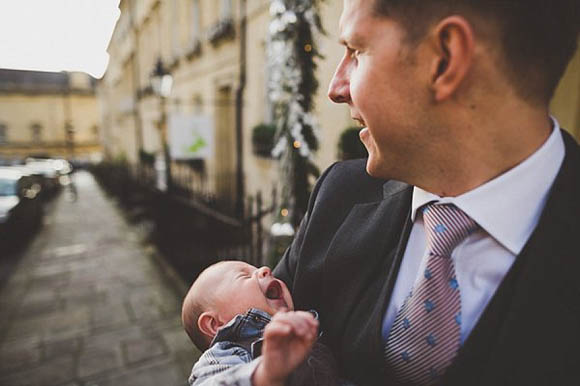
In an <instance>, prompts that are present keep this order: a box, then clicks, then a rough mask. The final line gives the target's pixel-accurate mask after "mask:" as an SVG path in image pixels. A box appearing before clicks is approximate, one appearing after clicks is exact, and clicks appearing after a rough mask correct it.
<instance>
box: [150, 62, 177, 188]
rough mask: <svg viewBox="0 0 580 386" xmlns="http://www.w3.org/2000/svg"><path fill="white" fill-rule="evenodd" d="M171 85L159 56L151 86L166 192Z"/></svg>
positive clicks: (168, 181)
mask: <svg viewBox="0 0 580 386" xmlns="http://www.w3.org/2000/svg"><path fill="white" fill-rule="evenodd" d="M172 86H173V77H172V76H171V74H170V73H169V71H168V70H167V69H166V68H165V67H164V66H163V62H162V61H161V58H159V59H157V63H156V65H155V69H154V70H153V72H152V73H151V87H152V88H153V92H154V93H155V94H156V95H157V96H159V101H160V106H159V109H160V112H161V117H160V119H159V135H160V137H161V144H162V147H163V158H164V160H165V179H166V186H167V192H168V193H169V192H171V188H172V181H171V155H170V154H169V146H168V144H167V111H166V109H167V106H166V100H167V98H168V97H169V95H171V87H172Z"/></svg>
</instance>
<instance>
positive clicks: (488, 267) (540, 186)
mask: <svg viewBox="0 0 580 386" xmlns="http://www.w3.org/2000/svg"><path fill="white" fill-rule="evenodd" d="M552 121H553V130H552V134H551V135H550V137H549V138H548V139H547V140H546V142H545V143H544V144H543V145H542V146H541V147H540V148H539V149H538V150H537V151H536V152H535V153H533V154H532V155H531V156H529V157H528V158H527V159H525V160H524V161H523V162H521V163H520V164H518V165H517V166H515V167H514V168H512V169H510V170H508V171H507V172H505V173H503V174H502V175H500V176H498V177H496V178H494V179H493V180H491V181H488V182H486V183H485V184H483V185H481V186H479V187H477V188H475V189H473V190H471V191H469V192H466V193H464V194H461V195H460V196H457V197H439V196H437V195H435V194H432V193H429V192H427V191H425V190H422V189H420V188H418V187H415V188H414V190H413V202H412V207H411V210H412V213H411V216H412V220H413V227H412V228H411V234H410V236H409V241H408V243H407V247H406V249H405V254H404V255H403V261H402V264H401V268H400V270H399V274H398V276H397V281H396V283H395V287H394V290H393V294H392V296H391V300H390V303H389V306H388V307H387V311H386V313H385V316H384V319H383V327H382V335H383V341H384V342H386V341H387V338H388V336H389V331H390V329H391V326H392V324H393V322H394V320H395V317H396V316H397V313H398V311H399V309H400V308H401V306H402V305H403V302H404V301H405V299H406V297H407V296H408V294H409V292H410V291H411V289H412V288H413V286H414V284H415V283H416V282H417V281H418V280H419V278H420V277H421V276H422V275H420V274H419V273H421V272H423V271H424V270H425V265H426V260H427V259H426V258H424V257H425V256H426V255H427V249H426V236H425V229H424V224H423V217H422V214H421V213H420V211H419V212H417V209H419V208H420V207H421V206H423V205H425V204H427V203H428V202H431V201H438V202H440V203H449V204H454V205H456V206H457V207H458V208H460V209H461V210H463V211H464V212H465V213H466V214H467V215H469V216H470V217H471V218H472V219H473V220H475V221H476V222H477V223H478V224H479V225H480V227H481V228H480V230H479V231H477V232H475V233H473V234H471V235H470V236H469V237H467V238H466V239H465V240H463V242H461V243H460V244H459V245H458V246H457V247H456V248H455V249H454V250H453V253H452V254H451V258H452V259H453V262H454V264H455V273H456V276H457V280H458V282H459V290H460V294H461V343H462V344H463V342H464V341H465V339H467V337H468V336H469V334H470V333H471V330H472V329H473V327H474V326H475V324H476V323H477V321H478V320H479V317H480V316H481V314H482V312H483V310H484V309H485V307H486V306H487V304H488V302H489V300H490V299H491V298H492V296H493V294H494V293H495V291H496V290H497V288H498V286H499V284H500V283H501V281H502V279H503V278H504V276H505V275H506V274H507V272H508V270H509V269H510V267H511V266H512V264H513V262H514V261H515V259H516V257H517V255H518V254H519V253H520V252H521V250H522V248H523V247H524V245H525V243H526V242H527V240H528V238H529V237H530V235H531V234H532V232H533V230H534V228H535V227H536V225H537V224H538V221H539V219H540V215H541V213H542V209H543V208H544V205H545V203H546V200H547V197H548V193H549V191H550V187H551V186H552V184H553V182H554V180H555V178H556V175H557V174H558V171H559V170H560V166H561V165H562V161H563V160H564V153H565V149H564V141H563V138H562V133H561V132H560V127H559V125H558V122H557V121H556V120H555V119H554V118H552Z"/></svg>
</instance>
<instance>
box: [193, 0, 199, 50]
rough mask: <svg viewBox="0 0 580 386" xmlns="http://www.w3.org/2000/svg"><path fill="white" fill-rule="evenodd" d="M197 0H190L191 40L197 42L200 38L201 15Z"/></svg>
mask: <svg viewBox="0 0 580 386" xmlns="http://www.w3.org/2000/svg"><path fill="white" fill-rule="evenodd" d="M199 12H200V9H199V0H191V41H192V42H197V41H198V40H199V39H200V38H201V36H200V35H201V24H200V23H201V17H200V14H199Z"/></svg>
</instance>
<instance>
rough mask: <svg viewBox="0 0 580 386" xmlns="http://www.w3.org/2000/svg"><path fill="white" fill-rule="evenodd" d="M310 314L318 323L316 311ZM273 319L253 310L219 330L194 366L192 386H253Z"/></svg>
mask: <svg viewBox="0 0 580 386" xmlns="http://www.w3.org/2000/svg"><path fill="white" fill-rule="evenodd" d="M310 312H311V313H312V314H313V315H314V317H315V318H316V319H318V314H317V313H316V311H310ZM271 319H272V317H271V316H270V315H269V314H268V313H266V312H264V311H262V310H259V309H257V308H251V309H250V310H249V311H248V312H246V313H245V314H244V315H241V314H240V315H237V316H236V317H235V318H233V319H232V320H231V321H230V322H229V323H228V324H226V325H225V326H224V327H222V328H220V329H219V331H218V333H217V335H216V336H215V338H214V339H213V340H212V342H211V344H210V348H209V349H208V350H206V351H205V352H204V353H203V355H202V356H201V357H200V358H199V360H198V361H197V363H196V364H195V365H194V366H193V369H192V370H191V375H190V376H189V384H190V385H191V386H210V385H228V386H229V385H236V386H251V385H252V382H251V377H252V373H253V372H254V369H255V368H256V366H257V365H258V363H259V362H260V360H261V358H260V355H261V352H262V342H263V340H264V338H263V334H264V328H265V327H266V325H267V324H268V323H270V320H271ZM254 359H256V360H254Z"/></svg>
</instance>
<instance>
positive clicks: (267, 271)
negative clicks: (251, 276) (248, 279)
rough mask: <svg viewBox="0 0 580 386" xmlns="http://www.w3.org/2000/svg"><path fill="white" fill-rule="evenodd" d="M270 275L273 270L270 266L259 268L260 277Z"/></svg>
mask: <svg viewBox="0 0 580 386" xmlns="http://www.w3.org/2000/svg"><path fill="white" fill-rule="evenodd" d="M270 275H272V270H270V268H269V267H266V266H264V267H260V268H259V269H258V277H267V276H270Z"/></svg>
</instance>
